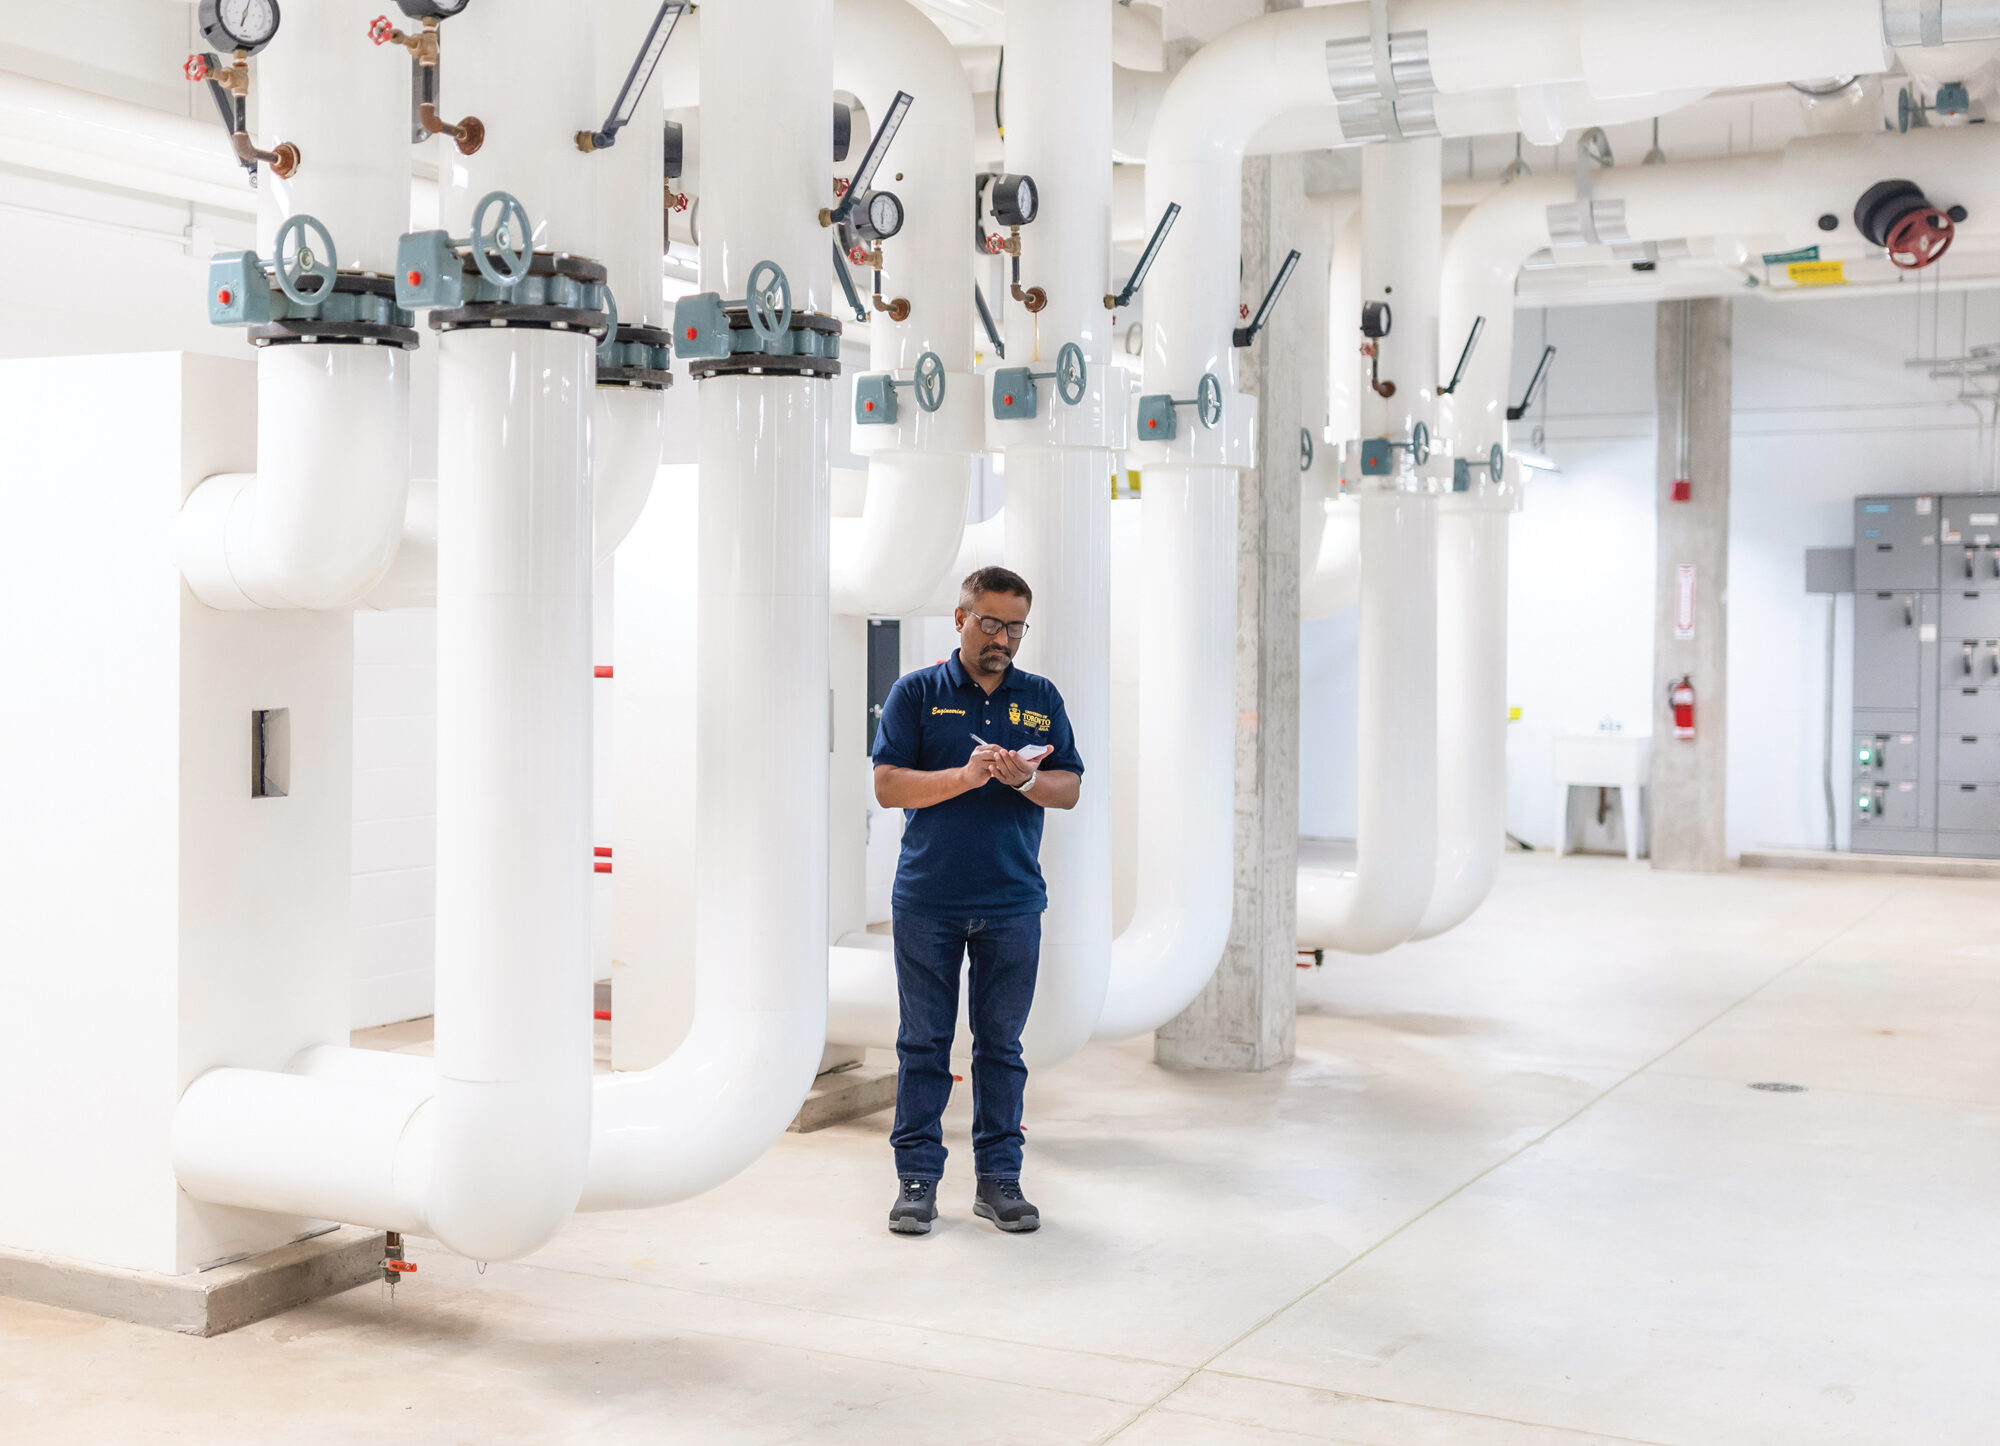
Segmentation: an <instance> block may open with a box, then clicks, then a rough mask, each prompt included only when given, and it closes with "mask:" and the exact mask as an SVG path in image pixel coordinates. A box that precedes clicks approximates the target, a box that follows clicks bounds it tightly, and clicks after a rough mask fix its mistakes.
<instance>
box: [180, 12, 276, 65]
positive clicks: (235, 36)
mask: <svg viewBox="0 0 2000 1446" xmlns="http://www.w3.org/2000/svg"><path fill="white" fill-rule="evenodd" d="M197 18H198V20H199V21H200V24H201V35H202V39H204V40H206V41H207V42H208V43H209V44H210V45H213V46H214V47H215V48H216V49H217V50H219V51H222V52H223V53H224V54H228V53H230V52H232V51H237V50H241V51H243V52H245V53H246V54H249V55H255V54H256V53H257V52H258V51H260V50H262V49H263V48H264V47H265V46H267V45H269V44H270V43H271V37H272V36H273V35H276V34H277V33H278V0H201V10H200V13H199V15H198V17H197Z"/></svg>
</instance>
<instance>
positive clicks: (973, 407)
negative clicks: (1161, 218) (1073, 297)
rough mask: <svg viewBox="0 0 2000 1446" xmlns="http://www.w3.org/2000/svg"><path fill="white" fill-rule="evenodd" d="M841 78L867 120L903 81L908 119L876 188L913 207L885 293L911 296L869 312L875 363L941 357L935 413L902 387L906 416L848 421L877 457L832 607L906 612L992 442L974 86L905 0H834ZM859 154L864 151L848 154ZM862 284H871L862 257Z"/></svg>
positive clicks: (839, 557) (837, 552)
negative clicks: (978, 306)
mask: <svg viewBox="0 0 2000 1446" xmlns="http://www.w3.org/2000/svg"><path fill="white" fill-rule="evenodd" d="M834 18H835V32H834V54H833V79H834V84H835V85H836V86H837V87H838V88H840V89H842V90H844V91H847V92H849V93H850V94H852V95H854V96H855V97H856V98H857V99H859V100H860V101H861V103H862V104H863V105H864V106H866V107H867V108H868V113H869V115H870V116H871V117H874V118H876V119H878V120H879V119H880V118H882V117H884V116H886V115H887V114H888V110H889V102H890V101H891V100H892V99H893V98H894V96H895V94H896V92H897V91H898V90H899V89H900V90H905V91H908V92H909V94H910V96H911V98H912V102H913V103H912V106H911V109H910V121H909V124H907V125H905V126H904V127H903V128H902V130H901V131H899V132H898V133H897V135H896V138H895V142H894V145H893V148H892V149H891V151H890V152H889V157H888V162H887V165H886V167H885V171H884V173H883V174H881V175H879V176H878V177H877V178H876V180H877V186H878V189H884V190H891V191H894V192H895V193H896V194H897V196H899V197H900V198H901V200H902V201H903V205H904V212H905V216H906V218H907V219H906V220H905V223H904V227H903V230H902V232H901V233H900V234H899V235H897V236H896V237H895V238H894V239H892V240H890V241H888V242H886V243H885V244H884V245H883V247H882V250H883V268H882V291H883V295H884V296H885V297H887V298H894V297H901V298H903V299H904V300H907V301H908V302H909V303H910V314H909V316H908V318H907V319H905V320H903V321H900V322H899V321H896V320H893V319H892V318H891V316H890V315H889V313H888V312H887V311H875V312H872V314H871V317H870V321H869V327H868V331H869V358H868V370H870V371H875V372H883V371H886V372H892V373H894V374H895V375H896V376H897V377H898V378H899V379H901V380H904V381H908V380H909V379H910V378H911V377H912V376H913V375H914V373H915V371H916V366H917V362H918V360H919V359H920V358H921V357H923V355H924V354H925V353H926V352H929V353H934V354H935V355H936V356H937V357H938V359H939V360H940V361H941V362H942V363H943V364H944V371H945V395H944V403H943V405H942V406H941V407H939V409H938V410H937V411H936V412H925V411H924V410H923V409H922V408H921V407H919V406H918V405H917V399H916V393H915V392H914V391H913V390H911V389H909V388H907V387H899V388H898V389H897V396H898V401H899V403H900V405H899V407H898V410H897V418H898V420H897V423H896V424H895V425H894V426H863V425H862V424H861V422H860V420H859V419H858V418H855V419H851V420H850V422H849V426H850V430H851V436H852V442H851V445H852V447H853V449H854V450H855V451H856V452H858V453H860V454H862V455H864V456H866V457H867V458H868V492H867V497H866V499H865V500H864V502H863V504H862V513H861V515H860V516H859V517H837V518H835V519H833V525H832V535H831V539H830V546H831V549H832V553H831V557H832V573H831V582H832V606H833V610H834V611H835V612H836V613H841V614H862V615H872V616H876V617H897V616H902V615H904V614H907V613H910V612H913V611H915V610H916V609H917V608H918V607H919V606H921V605H922V603H923V601H924V599H925V598H927V597H928V596H929V595H930V593H931V592H932V591H933V590H934V589H935V588H937V587H938V586H939V585H940V584H941V583H942V582H943V581H947V580H953V581H955V579H947V578H946V576H945V575H946V574H947V573H948V571H949V570H950V568H951V565H952V563H953V562H954V561H955V560H956V558H957V556H958V550H959V542H960V538H961V535H962V533H963V532H964V529H965V507H966V499H967V497H968V496H969V494H970V490H971V480H972V465H973V454H974V453H976V452H979V451H981V450H982V449H983V448H984V446H985V421H984V418H985V396H984V393H983V390H982V388H981V385H980V382H981V380H982V379H981V378H980V377H978V376H976V375H975V374H974V373H973V370H972V333H973V328H974V325H975V323H974V321H973V315H972V274H971V271H970V269H969V268H968V267H966V266H964V265H962V264H959V260H958V258H961V257H963V256H964V255H965V253H966V248H967V245H968V242H967V239H966V236H967V225H968V221H969V219H970V216H971V212H972V184H973V177H972V92H971V89H970V87H969V86H968V85H967V84H966V79H965V71H964V69H963V68H962V67H961V66H960V65H959V63H958V57H957V55H956V54H955V53H954V52H953V50H952V48H951V46H950V44H949V43H948V42H947V41H946V40H945V38H944V36H943V35H942V34H941V33H939V31H938V28H937V27H936V26H935V25H934V24H932V23H931V22H930V20H928V19H927V18H925V16H924V15H923V14H922V13H921V12H920V11H918V10H917V9H916V8H915V7H914V6H912V5H909V4H907V3H906V0H838V4H837V5H836V6H835V10H834ZM859 160H860V155H859V153H858V152H857V153H855V154H853V155H852V156H851V157H850V164H852V163H855V162H858V161H859ZM854 279H855V283H856V286H857V289H859V290H861V291H862V292H863V293H864V294H865V293H866V292H867V290H868V287H869V283H870V279H871V278H870V273H869V271H868V269H867V268H865V267H856V268H854Z"/></svg>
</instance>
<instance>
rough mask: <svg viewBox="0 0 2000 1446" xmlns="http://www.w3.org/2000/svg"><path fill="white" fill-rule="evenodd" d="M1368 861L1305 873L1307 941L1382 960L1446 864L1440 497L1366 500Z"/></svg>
mask: <svg viewBox="0 0 2000 1446" xmlns="http://www.w3.org/2000/svg"><path fill="white" fill-rule="evenodd" d="M1360 506H1361V667H1360V696H1361V710H1360V729H1359V734H1360V737H1359V753H1360V757H1361V768H1360V770H1359V780H1358V782H1359V791H1358V809H1357V817H1356V823H1355V836H1356V842H1357V844H1358V847H1359V854H1358V857H1357V859H1356V864H1355V868H1354V870H1353V872H1351V873H1329V872H1325V871H1321V870H1316V869H1308V868H1301V869H1300V870H1299V889H1298V909H1299V926H1298V927H1299V943H1300V944H1301V945H1303V946H1304V947H1306V948H1314V949H1318V948H1328V949H1342V950H1346V951H1347V952H1349V953H1353V954H1378V953H1380V952H1382V951H1383V950H1385V949H1392V948H1394V947H1395V946H1396V945H1398V944H1400V943H1402V942H1403V941H1404V940H1405V939H1407V938H1409V937H1410V935H1411V933H1412V932H1414V931H1415V929H1416V928H1417V926H1418V925H1419V924H1420V923H1422V922H1423V918H1424V911H1425V909H1426V908H1427V907H1428V905H1429V902H1430V896H1431V887H1432V876H1433V873H1434V871H1435V869H1436V866H1437V830H1438V809H1437V788H1438V777H1437V556H1438V554H1437V499H1436V498H1434V497H1430V496H1427V495H1424V494H1421V493H1416V492H1405V491H1398V490H1384V491H1372V492H1366V493H1363V494H1362V497H1361V503H1360Z"/></svg>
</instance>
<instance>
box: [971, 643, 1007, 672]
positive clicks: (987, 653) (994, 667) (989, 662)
mask: <svg viewBox="0 0 2000 1446" xmlns="http://www.w3.org/2000/svg"><path fill="white" fill-rule="evenodd" d="M1012 661H1013V659H1012V658H1011V657H1010V656H1009V655H1008V653H1007V650H1006V649H1005V648H996V647H990V646H989V647H984V648H981V649H980V650H979V671H980V672H982V673H1004V672H1006V671H1007V665H1008V663H1010V662H1012Z"/></svg>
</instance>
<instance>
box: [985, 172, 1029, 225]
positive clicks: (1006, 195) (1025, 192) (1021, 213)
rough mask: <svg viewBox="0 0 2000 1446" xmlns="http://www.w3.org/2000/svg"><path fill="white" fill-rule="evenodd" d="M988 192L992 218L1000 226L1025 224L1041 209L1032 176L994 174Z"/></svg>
mask: <svg viewBox="0 0 2000 1446" xmlns="http://www.w3.org/2000/svg"><path fill="white" fill-rule="evenodd" d="M988 194H989V195H990V196H991V197H992V198H993V219H994V220H996V221H998V222H999V223H1000V224H1001V225H1002V226H1025V225H1027V224H1028V223H1029V222H1030V221H1032V220H1034V219H1035V213H1036V212H1037V211H1039V210H1040V209H1041V204H1042V198H1041V193H1040V192H1039V191H1037V190H1036V189H1035V178H1034V177H1033V176H995V177H994V178H993V184H992V186H991V187H990V188H989V190H988Z"/></svg>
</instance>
